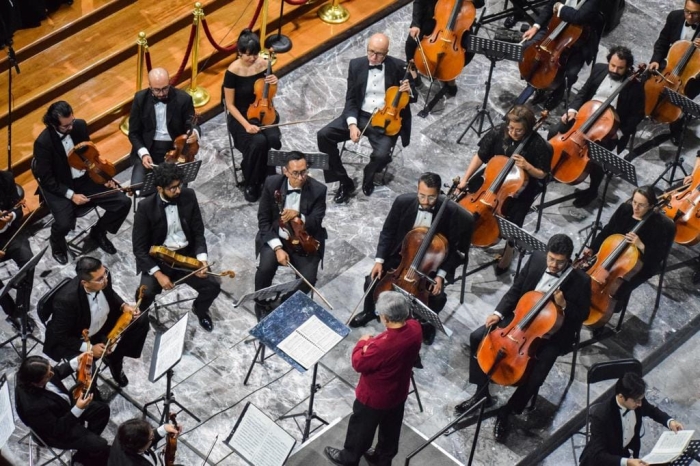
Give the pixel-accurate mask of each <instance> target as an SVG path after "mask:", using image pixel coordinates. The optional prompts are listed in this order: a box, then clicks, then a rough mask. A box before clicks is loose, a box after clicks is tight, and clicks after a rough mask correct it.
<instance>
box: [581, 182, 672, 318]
mask: <svg viewBox="0 0 700 466" xmlns="http://www.w3.org/2000/svg"><path fill="white" fill-rule="evenodd" d="M656 203H657V199H656V194H655V193H654V188H653V187H652V186H640V187H639V188H636V189H635V190H634V193H633V194H632V199H630V200H629V201H628V202H624V203H622V204H620V206H619V207H618V208H617V210H615V213H613V215H612V217H610V220H609V221H608V223H607V225H605V227H603V230H602V231H600V233H598V235H597V236H596V237H595V240H594V241H593V242H592V243H591V247H590V248H586V249H585V250H584V255H585V256H590V255H592V254H595V253H596V252H598V251H599V250H600V246H601V245H602V244H603V241H605V239H606V238H608V237H609V236H610V235H614V234H620V235H625V240H626V241H627V242H628V243H630V244H633V245H634V246H636V247H637V249H638V250H639V252H640V254H641V261H642V269H641V270H640V271H639V272H637V273H636V274H635V275H634V276H632V278H631V279H630V280H629V281H623V282H622V285H620V288H619V289H618V291H617V294H616V296H615V298H616V300H617V308H616V309H615V312H620V310H622V306H624V305H625V303H626V302H627V300H628V299H629V297H630V294H631V293H632V291H633V290H635V289H636V288H637V287H638V286H639V285H641V284H642V283H644V282H646V281H647V280H649V278H651V277H653V276H654V275H656V274H657V273H659V272H660V271H661V265H662V263H663V260H664V258H665V257H666V255H667V254H668V251H669V249H670V246H671V244H672V243H673V237H674V236H675V228H674V229H673V231H669V230H668V228H665V222H664V214H663V213H661V212H657V211H654V210H653V209H654V206H655V205H656ZM647 215H651V217H650V218H649V219H648V220H647V221H646V223H645V224H644V225H643V226H642V227H641V228H640V230H639V231H638V232H637V233H636V234H635V233H632V230H633V229H634V227H635V226H636V225H637V224H638V223H639V222H640V221H641V220H642V219H644V218H645V217H646V216H647Z"/></svg>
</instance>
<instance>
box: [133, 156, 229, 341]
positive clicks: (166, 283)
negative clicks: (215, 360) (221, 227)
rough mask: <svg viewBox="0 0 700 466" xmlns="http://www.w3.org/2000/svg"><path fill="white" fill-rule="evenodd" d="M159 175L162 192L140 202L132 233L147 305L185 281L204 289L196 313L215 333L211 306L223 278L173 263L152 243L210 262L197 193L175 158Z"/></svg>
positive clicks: (143, 305) (143, 306)
mask: <svg viewBox="0 0 700 466" xmlns="http://www.w3.org/2000/svg"><path fill="white" fill-rule="evenodd" d="M153 175H154V179H155V185H156V189H157V191H156V192H155V193H153V194H151V195H150V196H147V197H146V198H144V199H143V200H142V201H141V202H139V206H138V209H137V210H136V215H135V216H134V229H133V236H132V246H133V250H134V256H136V270H137V271H138V272H141V285H146V291H145V293H144V296H143V300H142V301H141V310H142V311H144V310H146V309H148V307H149V306H150V305H151V304H152V303H153V301H154V300H155V298H156V296H157V295H158V294H159V293H160V292H161V290H163V289H165V290H170V289H172V288H173V287H174V283H175V282H176V281H178V280H184V283H185V284H187V285H189V286H190V287H192V288H194V289H195V291H197V293H198V295H197V298H196V299H195V300H194V303H193V304H192V312H194V313H195V315H196V316H197V318H198V319H199V325H200V326H201V327H202V328H203V329H204V330H206V331H207V332H211V331H212V330H213V329H214V322H213V320H212V318H211V315H210V314H209V308H210V307H211V305H212V303H213V302H214V300H215V299H216V297H217V296H218V295H219V292H220V291H221V287H220V286H219V283H217V282H216V280H214V278H213V277H212V276H211V275H208V274H207V269H206V268H204V269H203V270H200V271H199V272H197V273H195V274H192V272H193V270H189V269H183V268H180V267H172V266H170V265H168V264H167V263H166V262H164V261H162V260H160V259H158V258H156V257H153V256H151V255H150V254H149V252H150V250H151V247H152V246H164V247H165V248H167V249H169V250H170V251H173V252H176V253H177V254H180V255H183V256H187V257H190V258H195V259H197V260H198V261H199V262H201V264H202V265H203V266H206V265H207V261H208V255H207V241H206V239H205V238H204V222H203V221H202V212H201V211H200V210H199V203H198V202H197V196H196V195H195V193H194V191H193V190H192V189H190V188H185V187H184V186H183V185H182V179H183V176H184V173H183V172H182V169H181V168H180V167H179V166H177V165H175V164H173V163H163V164H160V165H158V167H156V168H154V169H153ZM185 277H186V278H185Z"/></svg>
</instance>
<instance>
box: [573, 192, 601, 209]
mask: <svg viewBox="0 0 700 466" xmlns="http://www.w3.org/2000/svg"><path fill="white" fill-rule="evenodd" d="M597 197H598V189H591V188H587V189H582V190H580V191H576V198H575V199H574V207H586V206H587V205H588V204H590V203H591V202H593V201H595V200H596V198H597Z"/></svg>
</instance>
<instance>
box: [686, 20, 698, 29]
mask: <svg viewBox="0 0 700 466" xmlns="http://www.w3.org/2000/svg"><path fill="white" fill-rule="evenodd" d="M685 27H687V28H691V29H697V28H698V25H697V24H690V23H688V21H686V22H685Z"/></svg>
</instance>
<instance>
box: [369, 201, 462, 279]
mask: <svg viewBox="0 0 700 466" xmlns="http://www.w3.org/2000/svg"><path fill="white" fill-rule="evenodd" d="M443 202H445V198H444V196H440V198H439V199H438V200H437V202H436V203H435V206H434V208H433V219H434V218H435V215H437V213H438V211H439V210H440V207H441V206H442V203H443ZM418 207H419V205H418V196H417V195H416V194H415V193H406V194H401V195H399V196H398V197H397V198H396V199H395V200H394V203H393V204H392V205H391V210H389V215H387V217H386V220H385V221H384V226H382V231H381V232H380V233H379V242H378V243H377V254H376V257H377V258H379V259H384V260H385V261H387V260H390V259H391V258H394V259H396V258H398V256H399V255H400V253H401V246H402V244H403V240H404V238H405V237H406V234H407V233H408V232H409V231H411V230H413V225H414V223H415V221H416V215H417V214H418ZM457 209H460V207H458V206H457V205H456V204H455V203H454V202H450V203H449V204H448V205H447V207H446V208H445V212H444V213H443V215H442V218H441V219H440V224H439V225H438V229H437V232H438V233H441V234H442V235H443V236H445V238H447V241H448V245H449V251H448V254H447V257H446V258H445V260H444V261H443V263H442V264H441V266H440V268H441V269H443V270H445V271H446V272H447V276H448V277H452V276H454V271H455V269H456V268H457V266H458V265H459V264H460V263H461V262H462V259H461V258H460V257H459V254H458V253H457V250H458V249H459V250H462V248H461V247H460V246H461V245H463V244H464V241H463V238H465V237H467V238H471V232H472V227H473V223H472V221H471V218H470V217H469V216H465V215H463V214H462V213H461V212H459V211H458V210H457ZM392 262H393V261H392Z"/></svg>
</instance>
